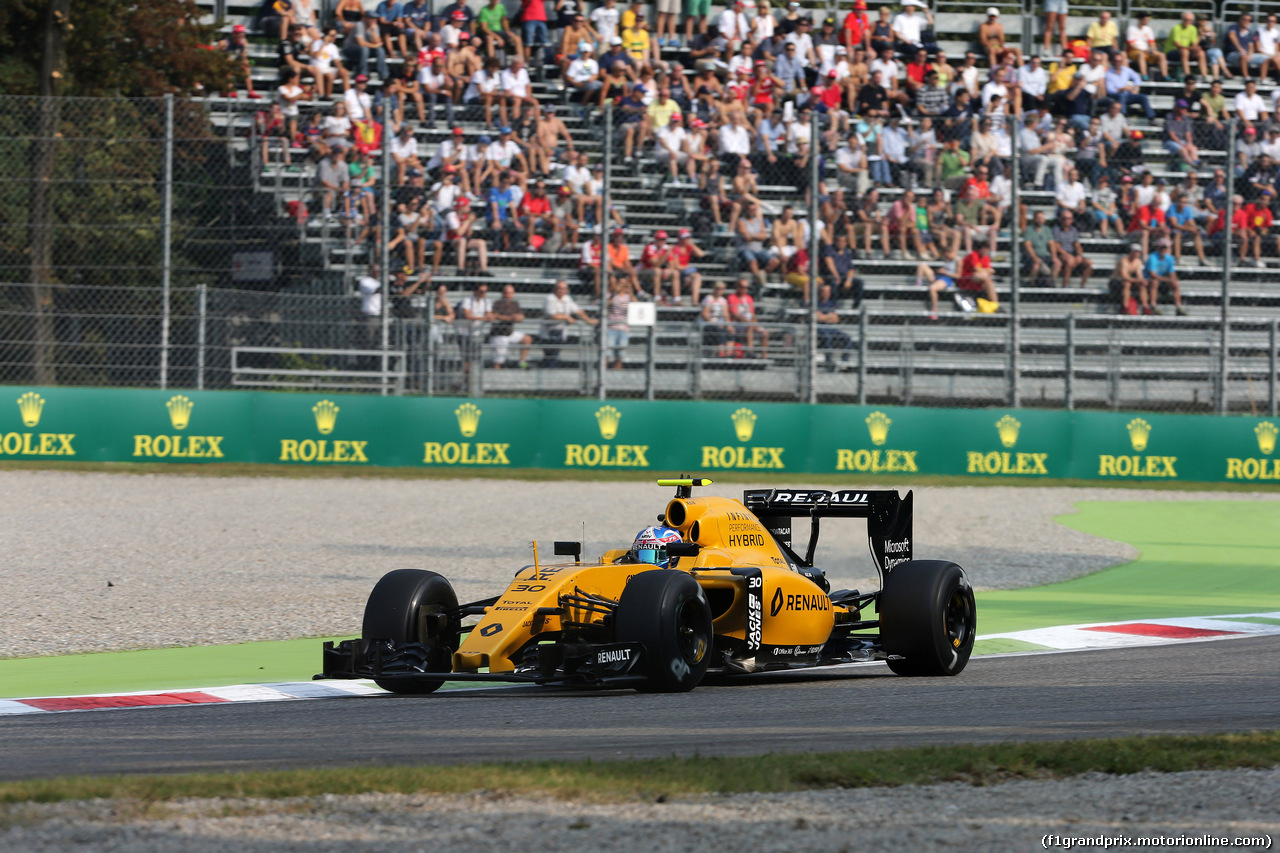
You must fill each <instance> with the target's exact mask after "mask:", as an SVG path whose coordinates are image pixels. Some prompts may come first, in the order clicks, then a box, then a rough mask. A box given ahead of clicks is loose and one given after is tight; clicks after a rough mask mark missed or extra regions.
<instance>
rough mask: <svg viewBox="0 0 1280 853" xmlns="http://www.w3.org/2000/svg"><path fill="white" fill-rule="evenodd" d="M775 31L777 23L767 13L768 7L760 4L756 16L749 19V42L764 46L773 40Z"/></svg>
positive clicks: (769, 13)
mask: <svg viewBox="0 0 1280 853" xmlns="http://www.w3.org/2000/svg"><path fill="white" fill-rule="evenodd" d="M775 29H777V22H776V21H774V19H773V14H772V13H771V12H770V11H769V5H768V4H767V3H761V4H760V7H759V11H758V12H757V14H756V16H755V17H754V18H752V19H751V40H752V41H754V42H755V43H756V44H764V43H765V42H767V41H768V40H769V39H771V38H773V33H774V30H775Z"/></svg>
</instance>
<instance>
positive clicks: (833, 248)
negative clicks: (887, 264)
mask: <svg viewBox="0 0 1280 853" xmlns="http://www.w3.org/2000/svg"><path fill="white" fill-rule="evenodd" d="M821 283H822V284H828V285H830V286H831V287H832V289H833V290H834V291H835V292H836V293H840V292H842V291H845V292H847V293H846V295H848V296H850V297H852V298H853V307H854V308H857V307H858V306H859V305H861V304H862V292H863V289H864V287H865V284H864V283H863V281H862V278H861V277H860V276H859V275H858V270H857V269H856V267H855V264H854V257H853V250H852V249H851V248H849V235H848V233H847V232H844V231H837V232H836V235H835V241H834V243H833V244H832V245H830V246H827V247H826V248H825V249H823V250H822V281H821Z"/></svg>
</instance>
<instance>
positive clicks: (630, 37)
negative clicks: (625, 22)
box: [622, 14, 658, 63]
mask: <svg viewBox="0 0 1280 853" xmlns="http://www.w3.org/2000/svg"><path fill="white" fill-rule="evenodd" d="M622 49H623V50H625V51H626V52H627V55H628V56H630V57H631V58H632V59H633V60H634V61H636V62H637V63H639V62H648V61H649V60H650V59H653V61H654V62H657V61H658V51H657V50H656V49H655V48H654V45H653V40H652V39H651V38H649V22H648V21H646V20H645V19H644V15H643V14H641V15H636V25H635V27H632V28H625V29H623V31H622Z"/></svg>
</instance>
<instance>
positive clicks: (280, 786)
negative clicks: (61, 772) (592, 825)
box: [0, 731, 1280, 803]
mask: <svg viewBox="0 0 1280 853" xmlns="http://www.w3.org/2000/svg"><path fill="white" fill-rule="evenodd" d="M1276 766H1280V732H1276V731H1265V732H1251V733H1247V734H1219V735H1201V736H1154V737H1127V738H1115V739H1105V740H1082V741H1050V742H1031V743H1001V744H978V745H968V744H960V745H953V746H931V747H917V748H909V749H890V750H876V751H850V752H834V753H822V754H816V753H800V754H776V753H775V754H770V755H764V756H735V757H704V756H696V755H695V756H692V757H675V756H673V757H667V758H655V759H640V760H617V761H525V762H515V763H492V764H468V765H454V766H414V767H342V768H323V769H307V770H286V771H258V772H251V773H197V774H184V775H165V776H103V777H89V776H69V777H64V778H58V779H37V780H31V781H23V782H6V783H0V803H24V802H42V803H48V802H59V801H64V800H84V799H92V798H99V797H101V798H109V799H126V800H139V801H144V802H162V801H165V800H172V799H179V798H185V797H227V798H244V797H251V798H266V799H277V798H281V797H306V796H318V795H320V794H339V795H341V794H360V793H369V792H380V793H399V794H415V793H433V794H462V793H468V792H474V791H503V792H508V793H512V794H533V795H543V796H547V795H549V796H554V797H562V798H565V799H575V800H586V801H591V802H620V801H629V800H647V799H653V798H656V797H671V796H681V795H696V794H714V793H741V792H748V791H753V792H762V793H771V792H779V791H800V790H810V789H816V788H870V787H896V786H899V785H928V784H934V783H938V782H964V783H967V784H971V785H990V784H994V783H998V782H1005V781H1010V780H1015V779H1058V778H1064V777H1068V776H1076V775H1079V774H1081V773H1088V772H1102V773H1111V774H1129V773H1138V772H1141V771H1144V770H1151V771H1157V772H1164V773H1173V772H1179V771H1187V770H1226V769H1232V768H1242V767H1243V768H1255V769H1262V768H1271V767H1276Z"/></svg>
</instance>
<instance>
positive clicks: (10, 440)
mask: <svg viewBox="0 0 1280 853" xmlns="http://www.w3.org/2000/svg"><path fill="white" fill-rule="evenodd" d="M10 411H12V410H10ZM18 414H19V415H20V416H21V417H22V425H23V426H25V427H27V428H28V429H34V428H35V427H37V426H39V425H40V417H41V415H43V414H44V397H41V396H40V395H39V394H37V393H36V392H35V391H28V392H26V393H25V394H23V395H22V396H21V397H19V398H18ZM75 437H76V435H75V433H73V432H25V431H24V432H5V433H0V456H18V457H22V456H75V455H76V451H75V447H74V444H73V442H74V441H75Z"/></svg>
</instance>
